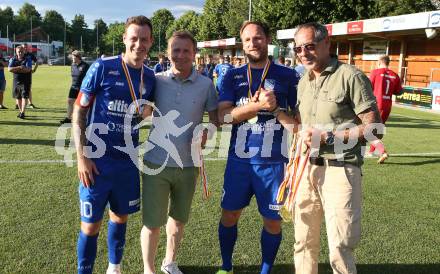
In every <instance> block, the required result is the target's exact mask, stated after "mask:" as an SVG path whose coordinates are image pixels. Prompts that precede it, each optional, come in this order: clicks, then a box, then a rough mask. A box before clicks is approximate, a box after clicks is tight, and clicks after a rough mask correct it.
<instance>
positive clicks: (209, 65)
mask: <svg viewBox="0 0 440 274" xmlns="http://www.w3.org/2000/svg"><path fill="white" fill-rule="evenodd" d="M214 69H215V64H214V60H213V59H212V55H211V54H209V55H207V56H206V65H205V68H204V70H203V73H202V74H203V75H205V76H206V77H208V78H209V79H211V80H213V79H214V75H213V74H214Z"/></svg>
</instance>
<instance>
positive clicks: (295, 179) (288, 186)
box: [277, 134, 310, 222]
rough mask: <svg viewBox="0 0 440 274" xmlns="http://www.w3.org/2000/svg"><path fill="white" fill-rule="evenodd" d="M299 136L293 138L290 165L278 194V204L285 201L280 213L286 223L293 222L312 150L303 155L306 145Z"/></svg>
mask: <svg viewBox="0 0 440 274" xmlns="http://www.w3.org/2000/svg"><path fill="white" fill-rule="evenodd" d="M298 135H299V134H295V135H294V137H293V141H292V146H291V151H290V159H289V164H288V165H287V167H286V173H285V176H284V180H283V182H282V183H281V185H280V187H279V189H278V194H277V203H278V204H280V203H282V202H283V201H284V204H283V206H282V207H281V208H280V211H279V212H278V213H279V215H280V216H281V217H282V218H283V220H284V221H286V222H290V221H292V216H293V209H294V206H295V197H296V193H297V192H298V187H299V183H300V182H301V178H302V176H303V173H304V169H305V167H306V165H307V161H308V160H309V156H310V149H307V151H306V153H305V155H303V153H302V146H303V145H304V144H303V140H302V138H300V137H298Z"/></svg>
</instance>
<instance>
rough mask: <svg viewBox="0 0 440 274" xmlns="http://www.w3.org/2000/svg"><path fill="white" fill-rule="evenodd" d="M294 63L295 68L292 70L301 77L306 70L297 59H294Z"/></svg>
mask: <svg viewBox="0 0 440 274" xmlns="http://www.w3.org/2000/svg"><path fill="white" fill-rule="evenodd" d="M295 63H296V66H295V68H294V69H295V70H296V72H297V73H298V74H299V76H300V77H303V75H304V73H305V72H306V68H305V67H304V65H303V64H302V63H301V60H300V59H299V58H298V57H296V59H295Z"/></svg>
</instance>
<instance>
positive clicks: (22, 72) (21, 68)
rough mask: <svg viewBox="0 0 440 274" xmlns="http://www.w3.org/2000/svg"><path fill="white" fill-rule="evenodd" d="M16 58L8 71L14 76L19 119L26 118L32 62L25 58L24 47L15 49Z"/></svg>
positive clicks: (13, 85)
mask: <svg viewBox="0 0 440 274" xmlns="http://www.w3.org/2000/svg"><path fill="white" fill-rule="evenodd" d="M15 53H16V56H14V57H13V58H11V59H10V60H9V65H8V71H9V72H12V73H13V74H14V76H13V78H14V81H13V84H12V96H13V97H14V98H15V103H16V105H17V107H18V110H19V113H18V115H17V117H18V118H20V119H24V118H25V114H24V113H25V110H26V99H28V98H29V93H30V88H31V80H30V79H31V78H30V74H31V72H32V60H31V59H29V58H26V57H25V49H24V48H23V46H18V47H16V48H15Z"/></svg>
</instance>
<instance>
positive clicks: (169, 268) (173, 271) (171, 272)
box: [160, 262, 183, 274]
mask: <svg viewBox="0 0 440 274" xmlns="http://www.w3.org/2000/svg"><path fill="white" fill-rule="evenodd" d="M160 270H161V271H162V272H163V273H165V274H183V272H182V271H180V269H179V268H178V267H177V262H171V263H169V264H167V265H163V262H162V265H161V267H160Z"/></svg>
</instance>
